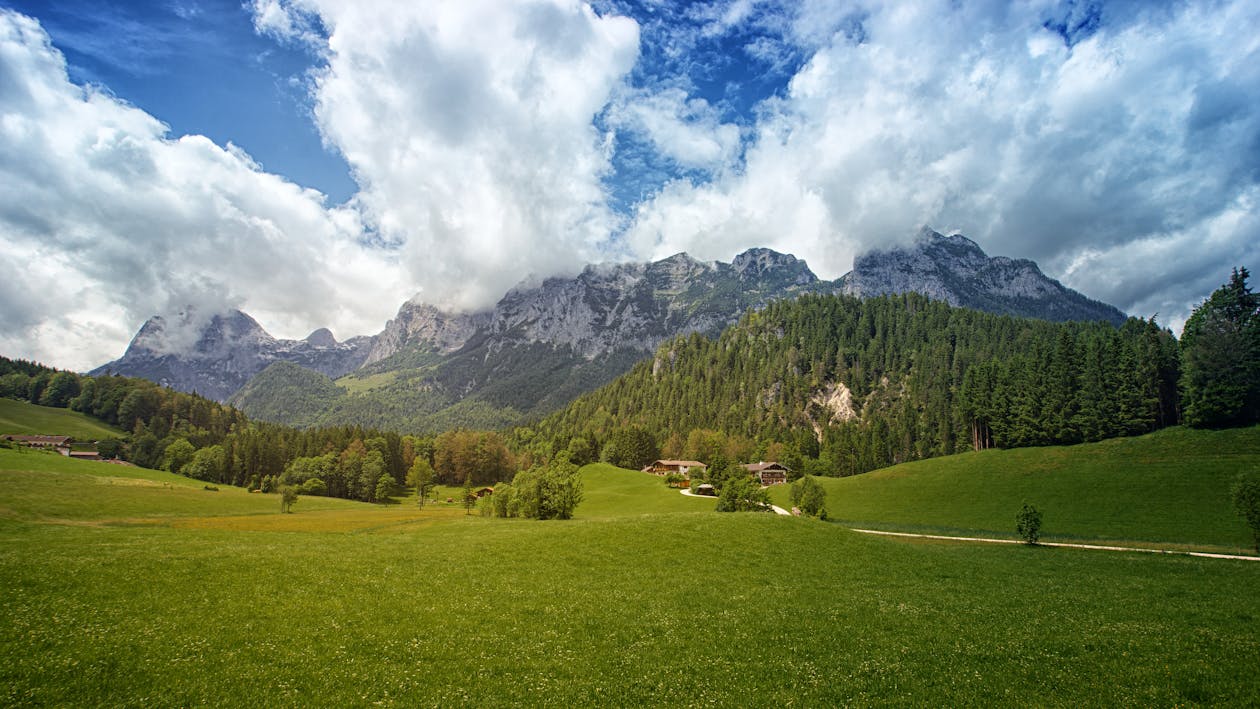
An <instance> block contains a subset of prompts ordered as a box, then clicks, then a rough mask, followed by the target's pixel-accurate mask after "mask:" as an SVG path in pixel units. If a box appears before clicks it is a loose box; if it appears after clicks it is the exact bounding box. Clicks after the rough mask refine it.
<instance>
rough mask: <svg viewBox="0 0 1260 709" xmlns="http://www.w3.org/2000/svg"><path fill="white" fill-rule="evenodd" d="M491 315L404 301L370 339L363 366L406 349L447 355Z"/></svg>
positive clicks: (458, 346)
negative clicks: (452, 311) (396, 313)
mask: <svg viewBox="0 0 1260 709" xmlns="http://www.w3.org/2000/svg"><path fill="white" fill-rule="evenodd" d="M489 318H490V313H486V312H481V313H447V312H443V311H441V310H438V309H437V308H435V307H433V306H432V305H427V304H425V303H414V302H412V301H407V302H406V303H403V305H402V307H401V308H399V309H398V315H396V316H394V319H393V320H390V321H389V322H387V323H385V329H384V330H382V331H381V333H380V334H379V335H376V336H375V337H373V338H372V344H371V346H370V347H369V348H368V353H367V357H366V359H365V360H364V362H363V363H364V364H374V363H376V362H380V361H381V360H384V359H387V358H389V357H391V356H393V355H395V354H397V353H399V352H402V351H403V350H406V349H408V348H417V349H429V350H432V351H435V352H438V353H440V354H450V353H451V352H454V351H455V350H458V349H459V348H460V347H463V346H464V343H465V342H467V341H468V339H469V338H471V337H472V336H473V334H474V333H476V332H477V330H478V328H480V327H483V326H484V324H485V323H486V322H488V320H489Z"/></svg>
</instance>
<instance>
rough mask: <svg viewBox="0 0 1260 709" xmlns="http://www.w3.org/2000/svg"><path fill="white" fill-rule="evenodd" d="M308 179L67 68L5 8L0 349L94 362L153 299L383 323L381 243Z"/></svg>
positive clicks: (62, 362) (397, 286) (391, 294)
mask: <svg viewBox="0 0 1260 709" xmlns="http://www.w3.org/2000/svg"><path fill="white" fill-rule="evenodd" d="M361 234H362V227H361V225H360V224H359V220H358V218H357V216H356V215H355V214H354V213H353V212H350V211H348V210H344V209H333V210H330V209H328V208H327V207H326V206H325V205H324V202H323V197H322V195H320V194H319V193H317V192H314V191H311V190H304V189H302V188H300V187H298V186H296V185H294V184H293V183H291V182H288V181H286V180H284V179H283V178H280V177H277V176H275V175H270V174H267V173H264V172H262V171H261V170H260V169H259V167H258V166H257V165H256V164H255V163H254V162H253V161H252V160H250V158H249V156H248V155H245V154H244V153H243V152H242V151H240V150H238V149H236V148H235V147H233V146H231V145H229V146H228V147H227V148H221V147H219V146H217V145H215V144H213V143H212V142H210V141H209V140H207V139H206V138H203V137H200V136H185V137H182V138H179V139H171V138H170V137H169V136H168V135H167V128H166V126H164V125H163V124H162V123H160V122H159V121H157V120H156V119H154V118H153V117H152V116H150V115H148V114H146V113H144V112H143V111H140V110H138V109H136V108H134V107H132V106H129V105H127V104H126V103H123V102H122V101H119V100H118V99H116V98H114V97H112V96H110V95H108V94H106V93H104V92H102V91H100V90H97V89H95V88H92V87H87V88H84V87H79V86H76V85H74V84H72V83H70V81H69V80H68V78H67V75H66V66H65V61H64V59H63V57H62V56H61V54H60V53H58V52H57V51H56V50H55V49H53V48H52V46H51V45H50V43H49V39H48V36H47V35H46V34H45V33H44V32H43V30H42V29H41V28H40V27H39V26H38V24H37V23H36V22H35V21H34V20H32V19H29V18H26V17H23V16H20V15H17V14H15V13H12V12H0V235H2V236H3V240H4V248H3V249H0V270H3V272H5V273H6V274H10V276H9V277H7V278H6V281H7V282H6V285H5V286H4V287H3V288H0V299H3V301H2V302H0V312H3V313H4V316H3V319H4V323H3V324H4V328H3V334H0V350H3V351H4V352H5V353H6V354H7V355H9V356H17V357H29V358H35V359H39V360H43V361H47V362H50V363H53V364H56V365H58V366H63V367H72V368H80V369H83V368H89V367H91V366H95V365H97V364H101V363H102V362H104V361H106V360H109V359H112V358H114V357H116V356H117V355H118V354H119V353H120V352H121V350H122V347H123V346H124V345H125V344H126V342H127V340H128V339H129V337H130V336H131V334H132V332H133V331H134V328H135V327H136V326H137V325H138V324H139V323H140V322H143V321H144V320H145V319H147V318H148V317H149V316H150V315H153V314H155V313H169V312H172V311H175V310H178V309H181V308H182V307H184V306H185V305H188V304H194V305H198V306H201V308H202V309H204V310H214V309H221V308H224V307H231V306H240V307H244V308H246V309H247V310H248V311H249V312H251V313H252V314H253V315H254V316H255V317H257V318H258V319H259V320H260V321H261V322H263V323H264V324H265V325H266V326H268V327H269V328H270V329H272V330H273V331H274V332H276V333H277V334H282V335H284V334H297V333H301V334H305V333H304V332H303V330H309V329H310V327H309V324H310V323H320V324H328V325H330V326H331V327H333V328H335V329H337V330H339V331H341V332H343V333H345V332H349V333H351V334H355V333H358V332H362V331H364V330H366V329H369V328H378V327H379V326H380V323H381V322H383V321H384V320H385V319H386V318H387V317H388V316H389V315H390V314H392V311H393V309H394V308H396V307H397V303H398V302H399V300H400V298H401V295H400V294H401V293H403V292H405V288H404V287H403V285H402V283H401V282H400V281H401V278H400V277H401V275H402V274H401V272H400V270H399V269H398V268H397V267H396V266H395V265H392V264H391V257H390V254H388V253H387V252H383V251H381V250H379V249H369V248H364V247H363V246H362V245H361V244H360V243H359V241H358V239H359V237H360V235H361Z"/></svg>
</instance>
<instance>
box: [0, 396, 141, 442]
mask: <svg viewBox="0 0 1260 709" xmlns="http://www.w3.org/2000/svg"><path fill="white" fill-rule="evenodd" d="M5 433H16V434H22V435H40V434H46V435H49V436H70V437H71V438H74V439H77V440H81V441H94V440H99V439H101V438H110V437H113V436H121V435H123V432H122V431H120V430H119V429H117V428H114V427H113V426H110V425H108V424H106V423H103V422H101V421H97V420H96V419H94V418H91V417H90V416H84V415H83V414H81V413H79V412H77V411H70V410H69V409H54V408H52V407H50V406H36V405H35V404H28V403H27V402H25V401H17V400H15V399H5V398H0V434H5Z"/></svg>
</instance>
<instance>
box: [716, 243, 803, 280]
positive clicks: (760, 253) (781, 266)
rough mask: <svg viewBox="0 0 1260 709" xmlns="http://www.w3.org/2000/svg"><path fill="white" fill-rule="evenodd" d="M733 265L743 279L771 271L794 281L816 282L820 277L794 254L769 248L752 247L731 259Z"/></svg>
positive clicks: (758, 276)
mask: <svg viewBox="0 0 1260 709" xmlns="http://www.w3.org/2000/svg"><path fill="white" fill-rule="evenodd" d="M731 267H732V268H734V269H735V272H736V273H738V274H739V275H740V277H741V278H743V279H750V278H761V277H763V276H765V275H767V274H770V273H776V274H782V275H786V276H788V277H789V278H790V279H791V282H792V283H795V284H797V285H805V284H807V283H814V282H815V281H817V280H818V277H817V276H815V275H814V272H813V271H811V270H809V266H808V265H806V264H805V262H804V261H802V260H801V259H798V258H796V257H795V256H793V255H792V254H781V253H779V252H778V251H774V250H773V249H767V248H760V247H758V248H752V249H748V250H747V251H745V252H744V253H742V254H739V255H738V256H736V257H735V258H734V259H733V260H732V261H731Z"/></svg>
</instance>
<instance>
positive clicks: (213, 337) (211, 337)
mask: <svg viewBox="0 0 1260 709" xmlns="http://www.w3.org/2000/svg"><path fill="white" fill-rule="evenodd" d="M368 344H370V338H366V337H356V338H353V339H351V340H347V341H346V342H341V343H339V342H337V341H336V339H335V338H333V336H332V333H331V332H328V330H326V329H320V330H316V331H315V332H313V333H311V335H310V336H309V337H307V339H305V340H278V339H276V338H274V337H272V336H271V335H270V334H268V333H267V331H266V330H264V329H263V328H262V327H261V326H260V325H259V324H258V323H257V322H255V321H254V319H253V318H251V317H250V316H248V315H246V314H245V313H242V312H241V311H239V310H233V311H231V312H229V313H225V314H221V315H220V314H214V315H211V316H209V317H200V316H199V315H198V313H196V312H195V311H194V310H191V309H190V310H189V311H187V312H185V313H182V314H181V315H180V316H179V317H178V318H172V319H170V320H167V319H166V318H163V317H160V316H156V317H153V318H150V319H149V320H148V322H146V323H145V324H144V325H143V326H142V327H141V328H140V331H139V332H138V333H136V336H135V337H134V338H133V339H132V340H131V344H130V345H129V346H128V347H127V351H126V352H125V353H123V356H122V357H120V358H119V359H116V360H114V361H113V362H110V363H108V364H105V365H102V366H100V367H98V368H96V369H94V370H92V371H91V372H89V374H93V375H103V374H122V375H124V376H129V377H143V378H145V379H149V380H151V381H154V382H157V383H158V384H162V385H164V386H169V387H171V388H173V389H179V390H181V391H195V392H197V393H198V394H201V395H202V396H206V397H209V398H211V399H215V400H218V401H226V400H227V398H228V397H229V396H231V395H232V393H233V392H235V391H236V390H237V389H239V388H241V386H243V385H244V384H245V383H246V382H248V381H249V380H250V378H251V377H253V376H254V375H255V374H258V373H259V372H261V371H262V370H263V369H265V368H266V367H267V365H269V364H271V363H272V362H276V361H280V360H283V361H287V362H293V363H295V364H298V365H301V366H303V367H306V368H307V369H312V370H315V371H317V372H321V373H323V374H326V375H328V376H330V377H338V376H341V375H343V374H346V373H347V372H351V371H354V370H355V369H358V368H359V367H360V366H361V365H362V364H363V360H364V357H365V356H366V354H367V345H368Z"/></svg>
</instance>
